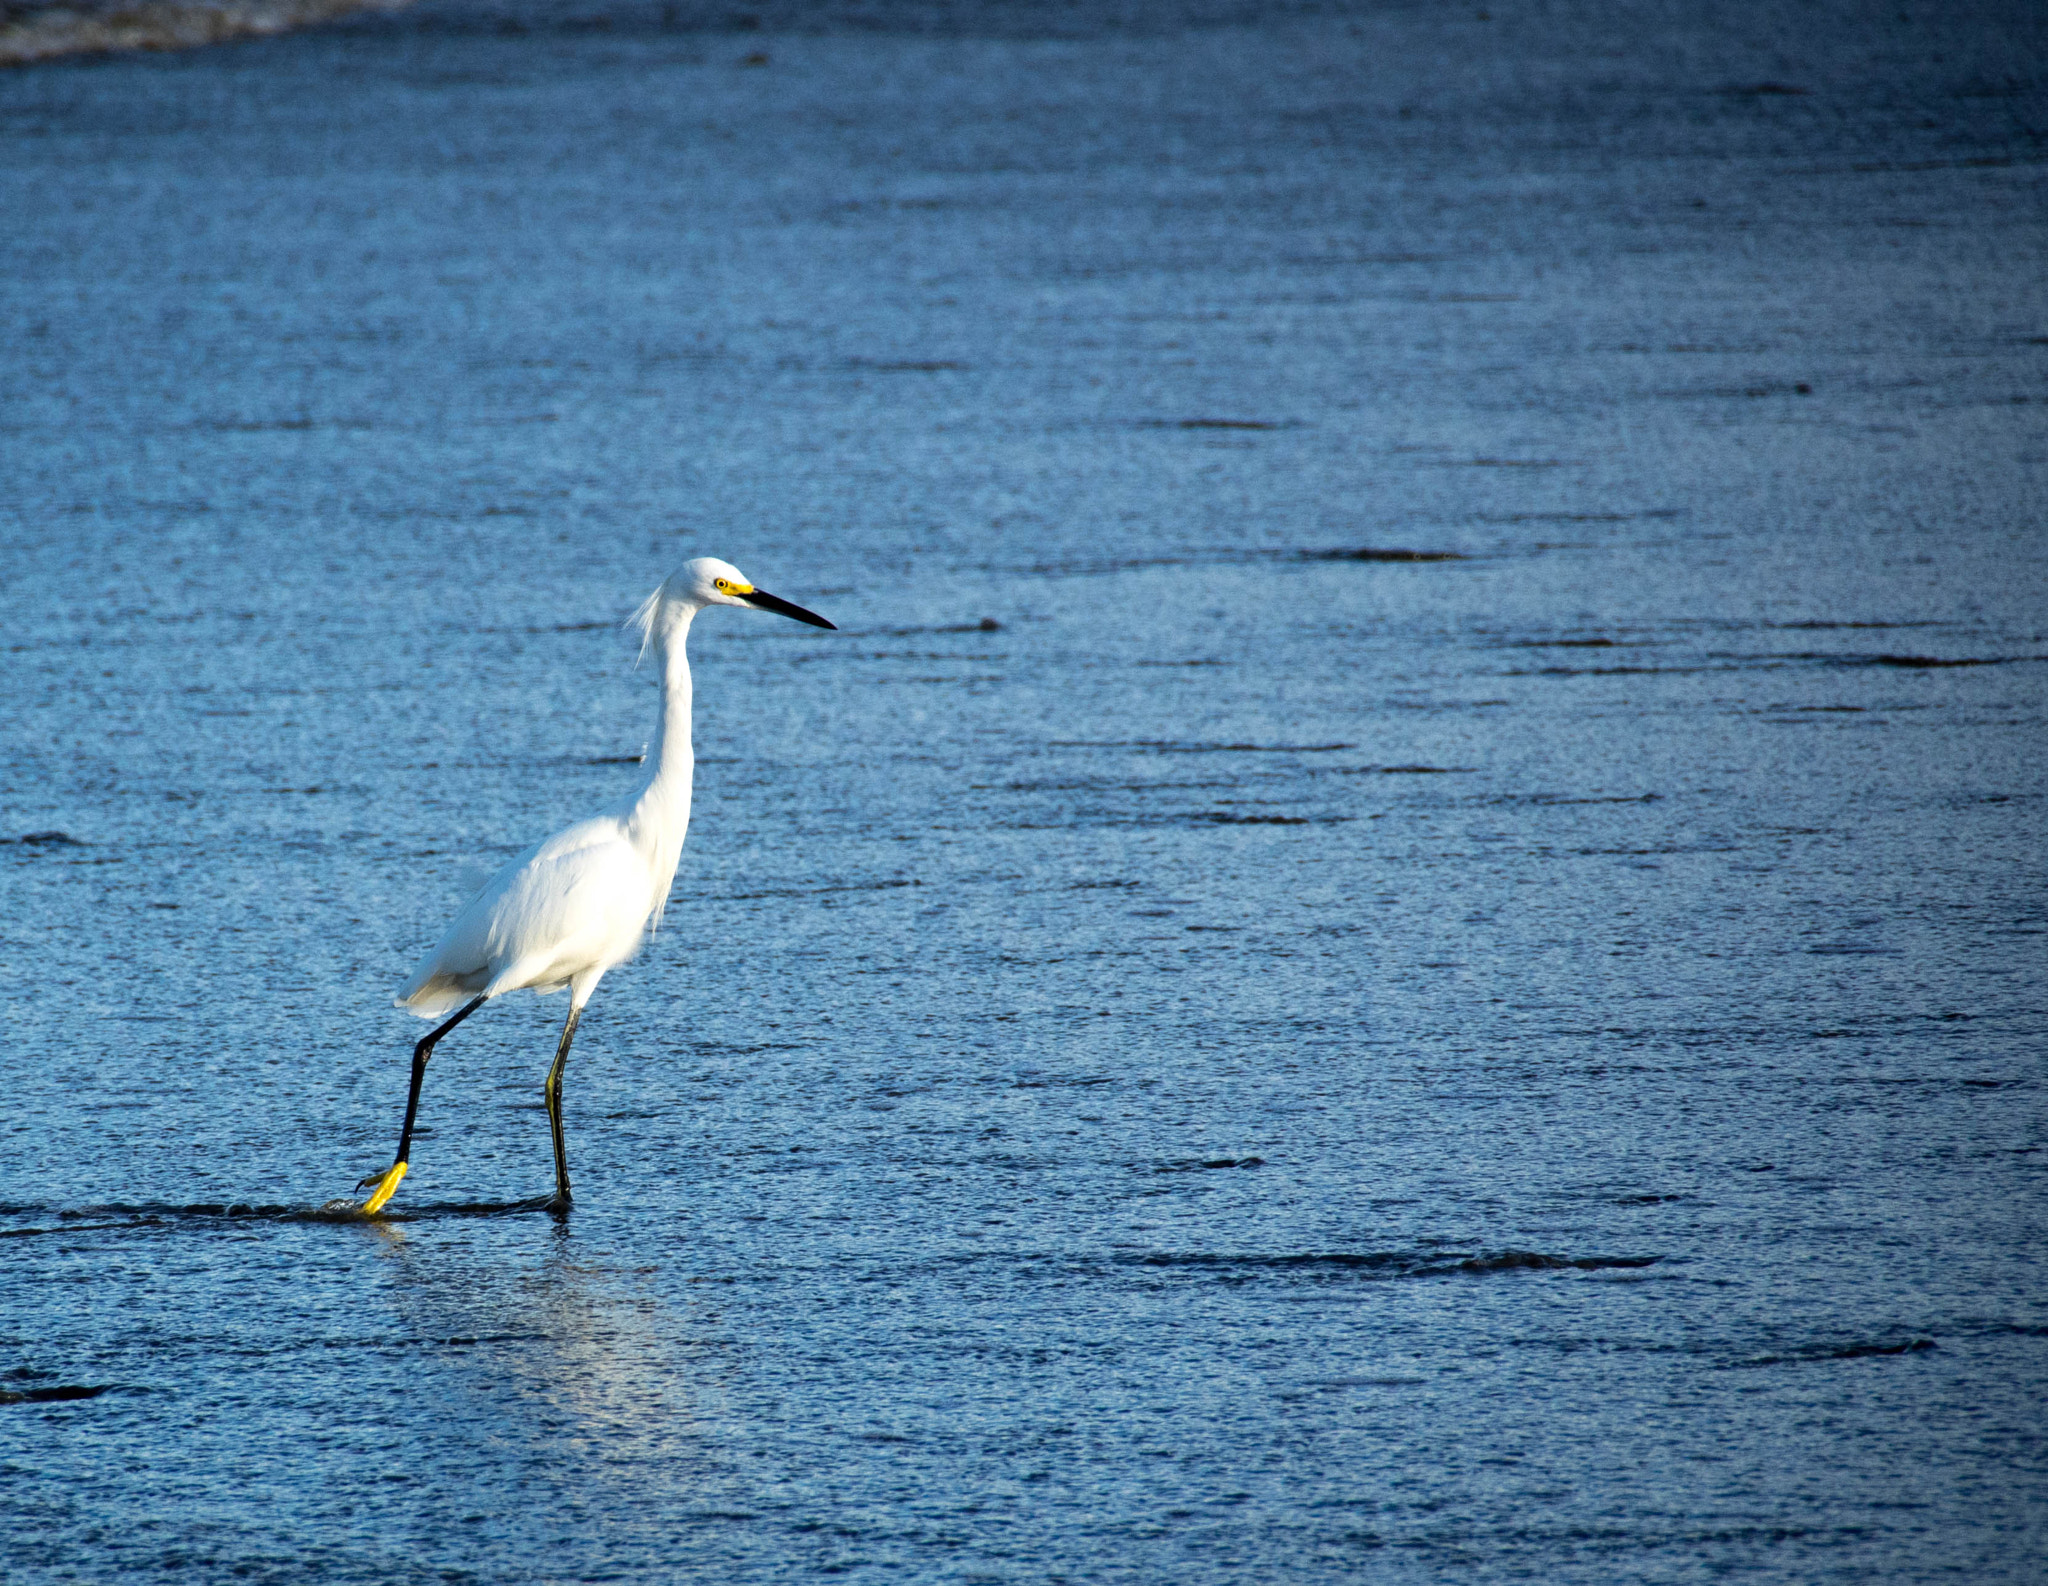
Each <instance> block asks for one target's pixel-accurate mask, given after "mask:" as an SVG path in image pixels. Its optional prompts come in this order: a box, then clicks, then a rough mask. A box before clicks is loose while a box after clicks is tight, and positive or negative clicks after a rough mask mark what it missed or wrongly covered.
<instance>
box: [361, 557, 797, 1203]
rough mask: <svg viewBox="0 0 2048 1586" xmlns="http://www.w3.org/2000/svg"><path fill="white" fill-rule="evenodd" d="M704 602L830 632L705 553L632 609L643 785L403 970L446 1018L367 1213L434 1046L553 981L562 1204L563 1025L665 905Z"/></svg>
mask: <svg viewBox="0 0 2048 1586" xmlns="http://www.w3.org/2000/svg"><path fill="white" fill-rule="evenodd" d="M707 606H751V607H753V608H755V609H758V610H764V611H778V612H781V613H782V614H783V615H785V616H790V617H795V618H797V619H798V620H799V621H802V622H808V623H811V624H812V625H814V626H816V627H820V628H830V627H831V626H832V624H831V623H829V622H827V621H826V620H825V619H824V618H823V617H820V616H818V615H817V614H816V613H814V612H809V611H806V610H804V609H803V608H802V607H801V606H794V605H791V604H790V603H789V602H788V601H786V600H782V599H779V598H778V597H776V596H774V595H771V594H768V593H767V592H766V591H765V590H760V589H756V588H755V587H754V586H753V585H752V584H751V583H749V582H748V581H747V579H746V578H745V577H744V576H742V574H741V573H740V571H739V569H738V568H736V567H734V566H733V565H732V564H731V563H730V562H721V561H719V560H718V559H717V558H716V557H710V556H700V557H698V558H697V559H696V560H695V561H692V562H688V563H685V564H684V565H683V567H682V568H681V569H679V570H678V571H677V572H676V573H674V574H673V575H672V576H670V577H669V578H668V579H666V580H664V581H663V583H662V585H661V587H660V588H659V589H657V590H655V592H654V593H653V594H652V595H650V596H648V598H647V599H646V601H645V602H643V603H642V605H641V607H640V609H639V611H637V612H636V613H635V614H634V617H633V622H634V625H635V626H636V627H638V628H639V630H640V634H641V640H642V644H641V653H642V654H643V655H647V654H650V653H651V654H652V655H653V656H654V657H655V659H656V661H657V662H658V664H659V665H660V667H661V720H660V723H659V725H658V727H657V728H656V732H655V737H654V741H653V743H652V744H651V745H650V747H649V749H648V753H647V764H648V774H647V780H646V782H645V783H644V784H643V785H642V786H641V788H640V790H639V792H638V793H636V794H635V795H634V796H633V797H632V798H630V799H628V800H626V801H625V802H624V803H622V804H619V805H617V806H615V807H614V808H612V809H610V810H607V811H605V812H604V813H603V814H600V815H594V816H592V817H590V818H589V819H588V820H582V821H578V822H577V823H576V824H575V825H573V826H571V827H568V828H567V829H565V830H563V831H559V832H557V833H555V835H554V836H552V837H550V838H548V839H547V840H546V841H544V842H541V843H538V844H536V845H535V846H534V847H532V848H529V849H528V850H527V851H526V852H525V853H523V854H521V855H519V857H518V858H516V859H514V860H512V861H511V863H509V864H507V865H506V866H505V867H504V869H502V870H500V871H499V872H498V873H497V874H496V875H495V876H493V877H491V879H490V880H489V881H488V882H487V883H485V885H484V887H483V889H482V890H481V891H480V892H478V893H477V895H476V896H475V897H473V898H471V899H470V900H469V902H468V903H467V904H465V905H464V906H463V908H462V911H461V912H460V913H459V914H457V915H456V916H455V919H454V922H453V923H452V924H450V925H449V927H448V929H447V931H446V932H445V933H444V934H443V935H442V937H441V940H440V941H439V942H438V943H437V944H436V945H435V947H434V950H433V951H432V952H430V953H429V954H427V956H426V957H425V958H423V959H421V960H420V962H419V965H418V966H417V967H416V968H415V969H414V970H413V973H412V978H411V979H410V980H408V981H407V982H406V984H405V988H404V990H402V991H401V992H400V993H399V994H398V999H397V1001H398V1005H399V1006H400V1007H403V1008H410V1009H411V1010H412V1011H413V1012H414V1013H417V1014H419V1015H420V1016H421V1017H422V1018H427V1019H438V1018H440V1017H441V1016H442V1015H443V1014H447V1013H450V1012H454V1017H453V1018H450V1019H448V1020H447V1021H446V1022H445V1023H443V1024H442V1025H440V1026H439V1027H438V1028H436V1029H435V1030H434V1031H433V1032H432V1033H431V1034H429V1035H428V1036H426V1038H425V1039H423V1040H422V1041H421V1042H420V1043H419V1044H418V1046H416V1047H415V1048H414V1050H413V1071H412V1089H411V1093H410V1095H409V1096H408V1098H407V1102H406V1109H405V1124H404V1127H403V1129H402V1130H401V1131H400V1134H399V1139H398V1156H397V1160H396V1161H394V1162H393V1163H392V1165H391V1167H389V1168H388V1169H386V1170H385V1171H384V1172H383V1173H380V1174H376V1175H373V1176H372V1177H370V1178H367V1179H365V1180H363V1182H362V1184H360V1185H359V1186H357V1187H358V1188H360V1189H368V1190H370V1191H371V1194H370V1197H369V1199H368V1200H367V1201H366V1202H365V1203H364V1206H363V1210H364V1211H365V1212H375V1211H377V1210H379V1209H380V1208H381V1207H382V1206H383V1205H384V1203H385V1202H386V1201H388V1200H389V1199H390V1198H391V1196H392V1194H393V1193H394V1192H395V1191H396V1190H397V1188H398V1184H399V1181H400V1180H401V1179H403V1178H404V1177H405V1173H406V1168H407V1165H408V1162H407V1159H408V1157H409V1156H410V1154H411V1150H412V1129H413V1120H414V1118H415V1117H416V1116H417V1114H418V1111H419V1096H420V1081H421V1080H422V1078H423V1077H424V1076H425V1073H426V1067H427V1059H428V1057H429V1056H430V1055H431V1054H432V1052H433V1049H434V1045H435V1043H436V1042H438V1041H439V1040H440V1039H441V1037H442V1036H444V1035H446V1034H447V1033H448V1032H449V1031H450V1030H452V1029H454V1028H455V1026H456V1025H458V1024H460V1023H461V1022H462V1021H463V1020H464V1019H466V1018H468V1017H469V1016H470V1014H472V1013H474V1012H475V1011H476V1010H477V1009H478V1008H480V1007H482V1006H483V1004H484V1003H486V1002H488V1001H489V1000H490V999H491V998H493V997H501V996H503V995H504V994H505V993H506V992H508V991H527V990H531V991H538V992H543V993H545V992H551V991H560V990H561V989H562V988H563V987H565V986H566V987H567V988H568V989H569V1016H568V1020H567V1022H566V1023H565V1024H564V1025H563V1027H562V1038H561V1041H560V1044H559V1045H558V1046H557V1048H556V1051H555V1062H554V1066H553V1067H552V1068H551V1069H550V1070H549V1072H548V1079H547V1084H546V1086H545V1087H544V1089H543V1094H544V1096H545V1098H546V1101H547V1106H548V1121H549V1124H550V1126H551V1128H552V1130H553V1133H554V1144H555V1204H556V1205H557V1206H560V1207H566V1206H567V1205H568V1203H569V1169H568V1162H567V1159H566V1153H565V1151H564V1149H563V1141H562V1110H561V1084H562V1069H563V1065H564V1064H565V1063H566V1062H567V1060H568V1055H569V1043H570V1041H571V1040H572V1039H573V1038H574V1036H575V1033H576V1022H577V1020H578V1019H579V1018H580V1017H581V1015H582V1012H583V1007H584V1004H586V1003H587V1002H589V1001H590V994H591V993H592V992H593V991H595V990H596V989H597V983H598V982H599V981H600V980H602V979H603V978H604V976H605V973H606V971H608V970H610V969H611V968H613V967H614V966H615V965H618V964H621V963H623V962H625V960H626V959H628V958H630V957H632V956H633V953H634V952H635V951H636V950H637V949H638V947H639V945H640V941H641V936H642V933H643V932H644V931H645V930H646V929H648V928H649V927H650V926H652V925H656V924H659V923H660V920H661V913H662V910H663V909H664V908H665V907H666V906H667V903H668V892H669V887H670V885H671V884H672V883H673V882H674V880H675V873H676V863H677V861H678V860H679V859H680V858H681V857H682V851H683V834H684V832H685V831H686V830H687V829H688V827H689V824H690V784H691V778H692V773H693V770H694V766H695V759H694V756H693V754H692V751H691V746H690V703H691V700H690V662H689V658H688V656H687V654H686V653H685V647H686V642H687V640H688V638H689V633H690V624H691V622H692V621H693V620H694V619H695V618H696V615H697V613H698V612H699V611H702V610H703V609H704V608H705V607H707ZM458 1009H459V1010H460V1011H455V1010H458Z"/></svg>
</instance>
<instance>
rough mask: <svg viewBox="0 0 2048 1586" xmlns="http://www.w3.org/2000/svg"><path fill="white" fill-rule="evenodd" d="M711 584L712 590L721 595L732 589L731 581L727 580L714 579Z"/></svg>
mask: <svg viewBox="0 0 2048 1586" xmlns="http://www.w3.org/2000/svg"><path fill="white" fill-rule="evenodd" d="M711 584H712V587H713V588H714V589H717V590H719V591H720V592H721V593H722V592H724V591H727V590H730V589H731V588H732V580H731V579H729V578H714V579H713V580H712V581H711Z"/></svg>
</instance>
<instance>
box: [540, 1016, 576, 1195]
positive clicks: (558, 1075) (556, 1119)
mask: <svg viewBox="0 0 2048 1586" xmlns="http://www.w3.org/2000/svg"><path fill="white" fill-rule="evenodd" d="M582 1017H583V1010H582V1009H581V1008H571V1009H570V1010H569V1021H568V1023H566V1024H564V1025H563V1026H562V1043H561V1045H559V1046H557V1047H556V1048H555V1066H554V1067H553V1068H551V1069H549V1070H548V1082H547V1083H546V1084H545V1085H543V1086H542V1087H541V1096H542V1097H543V1098H544V1099H545V1100H546V1102H547V1104H548V1127H549V1128H550V1129H552V1130H554V1133H555V1206H556V1208H557V1209H558V1210H559V1209H561V1208H564V1207H566V1206H567V1205H568V1204H569V1153H568V1150H567V1148H566V1147H564V1145H563V1144H562V1069H563V1068H564V1067H565V1066H566V1065H567V1064H568V1061H569V1043H570V1042H571V1041H573V1040H575V1039H576V1021H577V1020H579V1019H581V1018H582Z"/></svg>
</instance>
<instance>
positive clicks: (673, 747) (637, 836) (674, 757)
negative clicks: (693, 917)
mask: <svg viewBox="0 0 2048 1586" xmlns="http://www.w3.org/2000/svg"><path fill="white" fill-rule="evenodd" d="M695 615H696V612H695V611H694V610H693V609H692V608H690V607H688V606H685V607H682V608H681V609H679V610H677V611H676V612H675V614H674V615H673V617H672V618H671V619H670V621H669V625H668V628H667V631H666V632H664V633H662V634H661V635H660V636H659V639H658V644H657V653H658V654H659V656H660V658H661V720H660V722H659V723H658V724H657V725H656V727H655V729H654V741H653V742H652V743H651V744H649V745H648V747H647V765H648V773H647V783H646V786H644V787H643V788H641V790H640V793H639V796H638V797H636V798H635V799H634V800H633V803H632V806H631V808H630V809H629V810H628V811H627V814H626V830H627V833H628V836H629V838H630V839H631V841H632V843H633V845H634V846H635V847H636V848H638V849H639V850H640V851H641V852H642V853H643V854H645V855H646V856H647V860H648V867H649V871H650V874H651V877H652V879H653V882H654V888H655V897H654V922H655V923H656V924H659V923H660V920H661V911H662V909H663V908H664V907H665V906H666V905H667V902H668V889H669V886H670V885H671V883H673V882H674V880H675V874H676V863H677V861H678V860H679V859H681V857H682V852H683V834H684V832H685V831H687V830H688V829H689V825H690V784H691V782H692V780H693V777H694V773H695V770H696V764H697V761H696V756H695V754H694V753H693V752H692V750H691V746H690V658H689V656H688V654H687V653H686V650H685V644H686V641H687V640H688V639H689V637H690V619H691V618H692V617H694V616H695Z"/></svg>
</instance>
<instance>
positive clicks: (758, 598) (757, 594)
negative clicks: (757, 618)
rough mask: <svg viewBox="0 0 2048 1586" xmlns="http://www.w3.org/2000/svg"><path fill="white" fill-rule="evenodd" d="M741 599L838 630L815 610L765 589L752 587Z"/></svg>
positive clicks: (812, 624)
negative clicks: (805, 607) (809, 609)
mask: <svg viewBox="0 0 2048 1586" xmlns="http://www.w3.org/2000/svg"><path fill="white" fill-rule="evenodd" d="M740 599H742V600H744V601H745V602H746V603H747V604H748V605H750V606H759V607H760V608H761V609H762V610H763V611H779V612H781V613H782V614H783V615H784V616H785V617H794V618H796V620H797V621H798V622H808V623H809V624H810V625H811V626H812V627H814V628H832V629H833V632H835V633H836V632H838V629H837V628H833V625H832V624H831V623H829V622H827V621H826V620H825V619H824V618H823V617H821V616H819V615H818V614H817V613H816V612H815V611H806V610H804V608H803V607H802V606H799V605H796V604H795V603H794V602H792V601H787V600H784V599H783V598H782V597H781V596H780V595H771V594H769V593H768V591H767V590H765V589H750V590H748V591H747V592H746V593H745V594H744V595H742V596H740Z"/></svg>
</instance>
